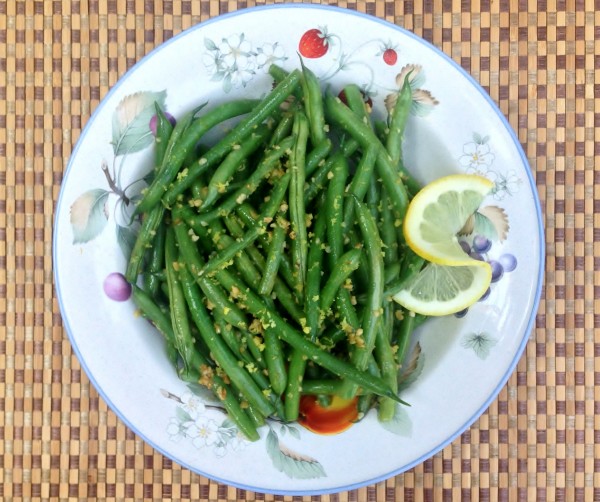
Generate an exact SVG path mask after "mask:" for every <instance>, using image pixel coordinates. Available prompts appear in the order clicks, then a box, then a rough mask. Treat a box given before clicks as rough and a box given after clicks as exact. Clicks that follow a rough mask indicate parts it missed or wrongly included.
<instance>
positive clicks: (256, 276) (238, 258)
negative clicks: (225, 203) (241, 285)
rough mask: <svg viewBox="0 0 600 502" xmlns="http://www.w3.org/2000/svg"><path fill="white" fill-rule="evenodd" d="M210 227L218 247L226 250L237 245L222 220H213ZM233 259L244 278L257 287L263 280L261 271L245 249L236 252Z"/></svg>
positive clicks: (250, 284) (251, 285)
mask: <svg viewBox="0 0 600 502" xmlns="http://www.w3.org/2000/svg"><path fill="white" fill-rule="evenodd" d="M209 228H210V230H211V231H212V237H213V242H214V243H215V244H216V247H217V249H219V250H224V249H229V248H230V247H231V246H235V243H236V241H235V239H233V238H232V237H231V236H230V235H228V234H227V232H226V231H225V229H224V228H223V225H222V224H221V222H220V221H213V222H211V223H210V224H209ZM233 261H234V264H235V266H236V268H237V270H238V272H239V274H240V276H241V277H242V279H244V281H246V283H247V284H248V285H249V286H250V287H252V288H254V289H256V287H257V285H258V283H259V281H260V280H261V273H260V272H259V271H258V270H257V268H256V266H255V265H254V263H253V262H252V260H250V257H249V256H248V255H247V254H246V253H245V252H244V251H240V252H238V253H236V254H235V256H234V257H233Z"/></svg>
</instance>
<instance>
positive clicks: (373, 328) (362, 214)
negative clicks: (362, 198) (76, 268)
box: [342, 199, 384, 397]
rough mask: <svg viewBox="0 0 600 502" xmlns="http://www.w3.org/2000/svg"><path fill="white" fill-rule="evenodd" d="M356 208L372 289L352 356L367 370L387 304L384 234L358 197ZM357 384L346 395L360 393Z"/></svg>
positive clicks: (355, 362)
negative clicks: (382, 234) (380, 232)
mask: <svg viewBox="0 0 600 502" xmlns="http://www.w3.org/2000/svg"><path fill="white" fill-rule="evenodd" d="M354 204H355V209H354V210H355V212H356V216H357V221H358V226H359V228H360V231H361V234H362V237H363V242H364V248H365V251H366V255H367V258H368V260H369V272H370V274H369V289H368V293H367V297H368V298H367V305H366V308H365V313H364V315H363V321H362V330H363V331H362V343H361V344H357V345H356V346H355V347H354V350H353V351H352V353H351V355H350V358H351V361H352V363H353V364H354V365H356V367H357V368H358V369H360V370H364V369H366V367H367V363H368V359H369V357H370V356H371V354H372V352H373V348H374V346H375V338H376V336H377V330H378V329H379V324H380V320H381V314H382V305H383V283H384V275H383V271H384V265H383V257H382V252H381V238H380V237H379V232H378V230H377V223H376V221H375V220H374V218H373V216H372V215H371V213H370V211H369V209H368V208H367V207H366V206H365V205H364V204H363V203H361V202H359V201H358V200H356V199H354ZM356 390H357V386H356V385H355V384H348V385H347V386H345V388H344V391H345V392H344V393H343V394H342V397H351V396H353V395H354V394H355V393H356Z"/></svg>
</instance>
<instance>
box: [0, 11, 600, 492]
mask: <svg viewBox="0 0 600 502" xmlns="http://www.w3.org/2000/svg"><path fill="white" fill-rule="evenodd" d="M251 5H254V2H252V1H243V0H240V1H234V0H229V1H226V0H221V1H217V0H210V1H204V0H173V1H170V0H155V1H153V0H106V1H105V0H80V1H77V0H72V1H71V0H54V1H50V0H47V1H42V0H36V1H34V0H27V1H21V0H6V1H0V263H1V265H2V266H1V267H0V317H1V322H0V326H1V329H2V335H1V337H0V409H1V410H2V413H1V414H0V499H3V500H21V499H23V500H93V499H95V498H97V499H106V500H142V499H147V500H152V499H154V500H209V501H234V500H292V499H293V500H298V501H300V500H302V501H308V500H324V501H326V500H327V501H366V500H370V501H372V500H390V501H391V500H406V501H423V500H424V501H437V500H485V501H487V500H491V501H495V500H503V501H516V500H518V501H531V500H550V501H574V500H577V501H591V500H600V464H599V462H600V460H596V459H600V390H599V389H600V388H599V389H597V388H596V384H600V381H599V378H600V377H599V375H600V342H597V341H596V328H597V325H598V324H599V323H600V321H599V320H600V317H599V316H600V314H597V311H598V312H600V308H599V307H600V302H599V301H598V299H597V298H598V290H597V289H596V284H600V273H599V272H597V271H596V270H600V263H599V262H598V258H596V257H600V244H598V243H599V242H600V233H599V232H600V188H599V187H600V171H598V172H596V170H595V163H596V162H597V161H598V158H599V156H600V133H597V132H596V130H595V127H596V126H597V125H598V123H599V122H600V119H599V115H598V113H596V109H600V106H599V105H600V103H599V98H596V92H598V90H599V89H600V76H599V71H600V13H598V12H596V10H598V8H599V7H600V6H599V5H598V2H594V1H588V0H568V1H565V0H544V1H542V2H537V1H533V0H529V1H527V0H433V1H426V2H422V1H411V0H397V1H377V2H376V1H362V0H359V1H358V2H345V1H342V2H340V3H339V5H340V6H343V7H348V8H350V9H356V10H360V11H362V12H367V13H370V14H373V15H375V16H378V17H380V18H384V19H386V20H388V21H391V22H395V23H397V24H399V25H401V26H404V27H406V28H408V29H409V30H412V31H414V32H415V33H417V34H418V35H421V36H423V37H424V38H425V39H427V40H429V41H431V42H432V43H433V44H435V45H436V46H437V47H439V48H440V49H442V50H443V51H444V52H445V53H447V54H448V55H450V56H451V57H452V58H453V59H454V60H455V61H457V62H458V63H459V64H461V65H462V66H463V67H464V68H465V69H466V70H468V71H469V72H470V73H471V74H472V75H473V76H474V77H475V78H476V79H477V80H478V81H479V82H480V83H481V84H482V85H483V86H484V87H485V88H486V89H487V90H488V91H489V93H490V95H491V97H492V99H493V100H494V101H495V102H496V103H498V105H499V106H500V108H501V110H502V112H503V113H504V114H505V115H506V116H507V118H508V120H509V121H510V123H511V124H512V126H513V127H514V128H515V129H516V130H517V132H518V137H519V140H520V142H521V143H522V145H523V147H524V149H525V152H526V154H527V156H528V158H529V161H530V163H531V166H532V169H533V170H534V172H535V177H536V180H537V186H538V189H539V194H540V198H541V201H542V206H543V210H544V213H545V225H546V237H547V248H546V249H547V267H546V277H545V288H544V291H543V296H542V300H541V304H540V309H539V313H538V316H537V323H536V327H535V331H534V333H532V337H531V340H530V342H529V344H528V346H527V349H526V353H525V355H524V356H523V358H522V360H521V361H520V363H519V365H518V368H517V370H516V372H515V373H514V374H513V375H512V376H511V378H510V380H509V382H508V384H507V385H506V386H505V388H504V389H503V390H502V391H501V392H500V394H499V396H498V398H497V399H496V400H495V401H494V403H493V404H492V405H491V407H490V408H489V410H488V411H487V412H486V413H485V414H484V415H483V416H482V417H481V418H480V419H479V420H478V421H476V422H475V424H474V425H473V426H472V427H471V428H470V429H469V430H468V431H467V432H465V433H464V434H463V435H462V436H461V437H460V438H458V439H457V440H456V441H454V443H453V444H451V445H450V446H448V447H447V448H445V449H444V450H443V451H441V452H440V453H438V454H437V455H435V456H434V457H433V458H431V459H430V460H427V461H426V462H424V463H423V464H422V465H420V466H418V467H416V468H414V469H413V470H411V471H408V472H406V473H404V474H402V475H399V476H397V477H395V478H392V479H389V480H388V481H386V482H382V483H380V484H378V485H375V486H370V487H365V488H361V489H357V490H353V491H350V492H343V493H340V494H335V495H327V496H322V497H291V496H288V497H281V496H275V495H261V494H256V493H251V492H245V491H242V490H237V489H235V488H231V487H228V486H225V485H220V484H217V483H215V482H212V481H209V480H208V479H205V478H203V477H201V476H198V475H195V474H192V473H190V472H189V471H187V470H185V469H183V468H181V467H179V466H178V465H176V464H174V463H172V462H171V461H170V460H168V459H167V458H164V457H163V456H162V455H160V454H159V453H157V452H155V451H153V449H152V448H150V447H149V446H148V445H146V444H145V443H144V442H142V441H141V440H140V439H139V438H138V437H136V435H135V434H133V433H132V432H131V431H130V430H128V429H127V428H126V427H125V425H124V424H123V423H122V422H120V420H119V419H117V417H116V416H115V415H114V414H113V413H112V412H111V411H110V410H109V409H108V408H107V405H106V404H105V403H104V402H103V400H102V399H100V398H99V397H98V393H97V392H96V390H95V389H94V388H93V387H92V386H91V385H90V383H89V380H88V378H87V376H86V375H85V373H84V372H83V371H82V370H81V368H80V365H79V364H78V361H77V359H76V358H75V356H74V354H73V352H72V350H71V347H70V344H69V342H68V340H67V338H66V334H65V333H64V330H63V327H62V325H61V318H60V314H59V309H58V304H57V300H56V296H55V292H54V290H53V278H52V263H51V236H52V222H53V208H54V204H55V202H56V199H57V196H58V192H59V189H60V185H61V177H62V175H63V171H64V169H65V166H66V163H67V160H68V157H69V155H70V153H71V150H72V147H73V145H74V143H75V142H76V140H77V139H78V136H79V134H80V132H81V128H82V127H83V126H84V125H85V123H86V120H87V119H88V117H89V116H90V113H92V112H93V110H94V109H95V108H96V107H97V105H98V103H99V101H100V100H101V99H102V97H103V96H105V95H106V93H107V92H108V90H109V88H110V87H111V86H112V85H113V84H115V82H116V81H117V79H118V78H119V77H120V76H121V75H123V73H124V72H125V71H126V70H127V69H128V68H130V67H131V66H132V65H133V64H134V63H135V62H136V61H137V60H138V59H139V58H141V57H142V56H143V55H144V54H146V53H148V52H149V51H150V50H151V49H152V48H154V47H155V46H157V45H158V44H160V43H161V42H163V41H165V40H167V39H169V38H171V37H172V36H174V35H176V34H177V33H179V32H181V31H182V30H184V29H186V28H188V27H190V26H192V25H194V24H195V23H198V22H200V21H203V20H206V19H208V18H210V17H214V16H216V15H218V14H221V13H225V12H230V11H233V10H236V9H239V8H243V7H246V6H251ZM596 472H598V473H599V474H596Z"/></svg>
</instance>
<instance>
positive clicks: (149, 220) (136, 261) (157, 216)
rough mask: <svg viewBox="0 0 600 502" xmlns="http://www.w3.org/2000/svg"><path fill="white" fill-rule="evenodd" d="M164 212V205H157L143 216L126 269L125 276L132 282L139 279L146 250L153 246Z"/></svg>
mask: <svg viewBox="0 0 600 502" xmlns="http://www.w3.org/2000/svg"><path fill="white" fill-rule="evenodd" d="M164 212H165V208H164V207H162V206H156V207H155V208H154V209H152V211H150V212H149V213H147V214H145V215H144V216H143V220H142V225H141V227H140V230H139V232H138V235H137V237H136V240H135V243H134V245H133V248H132V250H131V255H130V256H129V261H128V263H127V269H126V271H125V278H126V279H127V282H129V283H130V284H134V283H135V282H136V281H137V277H138V275H139V273H140V270H141V267H142V262H143V260H144V256H145V254H146V250H147V249H148V248H149V247H150V246H151V242H152V240H153V239H154V236H155V234H156V230H157V228H158V227H159V226H160V225H161V224H162V219H163V215H164Z"/></svg>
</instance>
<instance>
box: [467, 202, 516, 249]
mask: <svg viewBox="0 0 600 502" xmlns="http://www.w3.org/2000/svg"><path fill="white" fill-rule="evenodd" d="M509 229H510V225H509V224H508V216H507V215H506V212H505V211H504V209H502V208H501V207H498V206H484V207H481V208H479V210H478V211H477V212H476V213H475V220H474V232H475V233H478V234H480V235H484V236H485V237H487V238H488V239H490V240H497V241H499V242H502V241H504V240H505V239H506V237H507V236H508V231H509Z"/></svg>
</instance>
